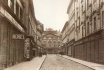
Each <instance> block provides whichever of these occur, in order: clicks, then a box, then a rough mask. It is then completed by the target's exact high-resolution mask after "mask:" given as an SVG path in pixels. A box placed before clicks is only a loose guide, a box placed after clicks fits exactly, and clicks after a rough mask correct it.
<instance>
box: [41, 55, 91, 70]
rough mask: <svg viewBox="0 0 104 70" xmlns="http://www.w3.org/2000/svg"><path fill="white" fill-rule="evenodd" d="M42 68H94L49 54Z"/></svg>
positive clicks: (61, 69) (56, 69) (82, 69)
mask: <svg viewBox="0 0 104 70" xmlns="http://www.w3.org/2000/svg"><path fill="white" fill-rule="evenodd" d="M40 70H93V69H90V68H88V67H86V66H84V65H81V64H79V63H76V62H74V61H71V60H68V59H65V58H63V57H61V56H58V55H52V54H51V55H47V57H46V59H45V61H44V63H43V65H42V66H41V68H40Z"/></svg>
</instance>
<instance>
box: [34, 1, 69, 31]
mask: <svg viewBox="0 0 104 70" xmlns="http://www.w3.org/2000/svg"><path fill="white" fill-rule="evenodd" d="M33 1H34V10H35V16H36V19H37V20H39V21H40V22H41V23H43V24H44V29H46V28H52V29H54V30H59V29H60V31H61V30H62V28H63V26H64V24H65V22H66V21H67V20H68V14H67V8H68V5H69V2H70V0H33Z"/></svg>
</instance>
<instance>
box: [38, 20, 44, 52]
mask: <svg viewBox="0 0 104 70" xmlns="http://www.w3.org/2000/svg"><path fill="white" fill-rule="evenodd" d="M43 32H44V26H43V24H42V23H41V22H40V21H37V48H38V52H42V49H43V45H42V34H43Z"/></svg>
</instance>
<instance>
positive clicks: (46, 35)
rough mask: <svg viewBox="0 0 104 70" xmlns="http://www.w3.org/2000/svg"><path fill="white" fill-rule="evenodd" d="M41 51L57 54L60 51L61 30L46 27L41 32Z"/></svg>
mask: <svg viewBox="0 0 104 70" xmlns="http://www.w3.org/2000/svg"><path fill="white" fill-rule="evenodd" d="M42 44H43V49H44V50H43V52H46V53H48V54H57V53H59V52H60V46H61V44H62V41H61V32H60V31H55V30H53V29H51V28H49V29H46V30H45V31H44V32H43V34H42Z"/></svg>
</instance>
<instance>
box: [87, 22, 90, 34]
mask: <svg viewBox="0 0 104 70" xmlns="http://www.w3.org/2000/svg"><path fill="white" fill-rule="evenodd" d="M89 30H90V29H89V22H88V23H87V33H89Z"/></svg>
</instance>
